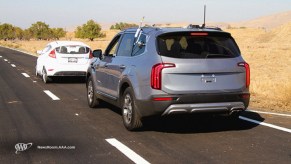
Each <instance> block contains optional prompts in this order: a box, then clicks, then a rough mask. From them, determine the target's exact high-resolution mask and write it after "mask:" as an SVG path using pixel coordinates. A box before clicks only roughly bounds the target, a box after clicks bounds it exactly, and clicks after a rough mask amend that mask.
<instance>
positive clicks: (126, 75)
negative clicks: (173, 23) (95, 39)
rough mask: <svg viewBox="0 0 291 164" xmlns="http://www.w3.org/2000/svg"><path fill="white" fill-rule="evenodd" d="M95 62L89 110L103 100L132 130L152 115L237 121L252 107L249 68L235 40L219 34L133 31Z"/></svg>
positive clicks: (118, 38)
mask: <svg viewBox="0 0 291 164" xmlns="http://www.w3.org/2000/svg"><path fill="white" fill-rule="evenodd" d="M93 56H94V57H95V61H93V62H92V64H91V66H90V67H89V69H88V71H87V72H88V73H87V94H88V104H89V106H90V107H91V108H94V107H97V106H98V104H99V100H104V101H106V102H109V103H111V104H113V105H116V106H117V107H120V108H121V109H122V118H123V123H124V126H125V127H126V128H127V129H128V130H135V129H137V128H140V127H141V126H142V120H143V118H145V117H147V116H152V115H160V116H166V115H173V114H178V113H179V114H180V113H189V114H190V113H205V112H207V113H210V114H228V115H230V116H231V117H234V118H237V117H238V115H239V113H240V112H241V111H243V110H245V109H246V108H247V107H248V104H249V99H250V93H249V85H250V68H249V65H248V64H247V63H246V62H245V61H244V59H243V58H242V56H241V53H240V50H239V48H238V46H237V44H236V42H235V41H234V39H233V38H232V37H231V35H230V34H229V33H227V32H223V31H222V30H221V29H218V28H207V27H204V28H201V27H198V26H192V27H189V28H156V27H145V28H142V29H140V28H131V29H127V30H125V31H122V32H120V33H118V34H117V35H116V36H115V37H114V38H113V40H112V41H111V42H110V44H109V45H108V47H107V49H106V50H105V52H104V53H102V51H101V50H95V51H94V52H93Z"/></svg>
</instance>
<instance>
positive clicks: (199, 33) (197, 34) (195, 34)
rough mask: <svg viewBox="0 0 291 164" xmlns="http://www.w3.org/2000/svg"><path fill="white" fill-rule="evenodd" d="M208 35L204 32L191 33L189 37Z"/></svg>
mask: <svg viewBox="0 0 291 164" xmlns="http://www.w3.org/2000/svg"><path fill="white" fill-rule="evenodd" d="M207 35H208V33H206V32H192V33H191V36H207Z"/></svg>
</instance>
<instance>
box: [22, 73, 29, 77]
mask: <svg viewBox="0 0 291 164" xmlns="http://www.w3.org/2000/svg"><path fill="white" fill-rule="evenodd" d="M21 74H22V75H23V76H24V77H30V76H29V75H28V74H27V73H21Z"/></svg>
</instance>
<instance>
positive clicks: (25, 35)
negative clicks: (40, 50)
mask: <svg viewBox="0 0 291 164" xmlns="http://www.w3.org/2000/svg"><path fill="white" fill-rule="evenodd" d="M31 38H33V34H32V32H31V31H30V30H29V29H25V30H24V31H23V38H22V39H24V40H30V39H31Z"/></svg>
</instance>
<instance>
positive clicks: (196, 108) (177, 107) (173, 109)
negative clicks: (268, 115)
mask: <svg viewBox="0 0 291 164" xmlns="http://www.w3.org/2000/svg"><path fill="white" fill-rule="evenodd" d="M244 109H245V106H244V103H242V102H223V103H200V104H173V105H170V106H169V107H168V108H167V109H166V110H165V111H164V113H163V114H162V116H164V115H170V114H177V113H206V112H210V113H227V112H229V113H232V112H238V111H243V110H244Z"/></svg>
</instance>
